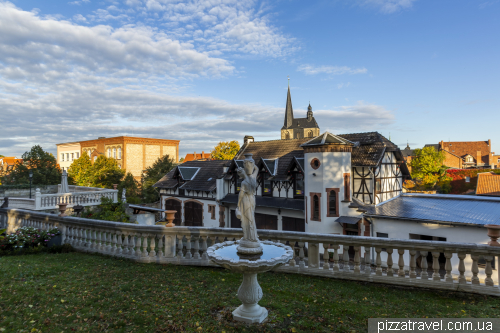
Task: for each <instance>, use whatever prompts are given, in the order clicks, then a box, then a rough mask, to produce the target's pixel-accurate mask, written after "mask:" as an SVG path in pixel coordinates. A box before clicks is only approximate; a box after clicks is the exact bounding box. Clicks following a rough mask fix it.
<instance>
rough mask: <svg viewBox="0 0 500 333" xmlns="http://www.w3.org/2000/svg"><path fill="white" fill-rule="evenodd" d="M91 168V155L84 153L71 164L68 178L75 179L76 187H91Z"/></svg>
mask: <svg viewBox="0 0 500 333" xmlns="http://www.w3.org/2000/svg"><path fill="white" fill-rule="evenodd" d="M91 168H92V162H91V161H90V157H89V155H87V154H86V153H83V154H82V156H80V157H79V158H77V159H76V160H74V161H73V163H71V166H70V167H69V169H68V176H69V177H71V178H72V179H73V181H74V182H75V184H76V185H79V186H90V185H91Z"/></svg>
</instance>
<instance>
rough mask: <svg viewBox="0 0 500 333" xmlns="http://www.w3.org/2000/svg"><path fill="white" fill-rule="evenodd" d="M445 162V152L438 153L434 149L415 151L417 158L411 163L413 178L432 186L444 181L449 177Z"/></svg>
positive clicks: (426, 148) (425, 148)
mask: <svg viewBox="0 0 500 333" xmlns="http://www.w3.org/2000/svg"><path fill="white" fill-rule="evenodd" d="M444 160H445V155H444V152H442V151H436V149H434V147H424V148H422V149H415V156H414V157H413V158H412V160H411V162H410V165H411V176H412V178H414V179H418V180H419V181H420V182H422V183H423V184H424V185H431V186H432V185H434V184H435V183H437V182H438V181H442V179H443V177H447V176H446V169H447V167H446V166H444V165H443V162H444Z"/></svg>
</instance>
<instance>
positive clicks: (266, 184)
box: [262, 173, 273, 196]
mask: <svg viewBox="0 0 500 333" xmlns="http://www.w3.org/2000/svg"><path fill="white" fill-rule="evenodd" d="M262 195H266V196H273V187H272V184H271V181H270V180H269V175H268V174H266V173H263V174H262Z"/></svg>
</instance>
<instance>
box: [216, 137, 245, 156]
mask: <svg viewBox="0 0 500 333" xmlns="http://www.w3.org/2000/svg"><path fill="white" fill-rule="evenodd" d="M239 150H240V144H239V143H238V141H236V140H233V141H221V142H219V144H218V145H217V146H215V147H214V149H213V150H212V151H211V152H210V155H211V157H212V159H213V160H232V159H233V158H234V156H236V153H238V151H239Z"/></svg>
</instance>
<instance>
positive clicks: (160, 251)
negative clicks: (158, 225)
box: [158, 235, 163, 259]
mask: <svg viewBox="0 0 500 333" xmlns="http://www.w3.org/2000/svg"><path fill="white" fill-rule="evenodd" d="M161 258H163V235H160V237H158V259H161Z"/></svg>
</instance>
